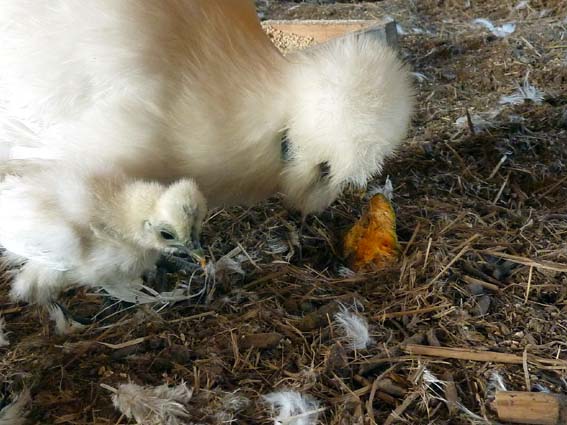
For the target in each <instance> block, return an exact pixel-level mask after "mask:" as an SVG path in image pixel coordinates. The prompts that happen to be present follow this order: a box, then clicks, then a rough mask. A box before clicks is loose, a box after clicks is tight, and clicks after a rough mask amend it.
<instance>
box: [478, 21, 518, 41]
mask: <svg viewBox="0 0 567 425" xmlns="http://www.w3.org/2000/svg"><path fill="white" fill-rule="evenodd" d="M473 24H478V25H482V26H483V27H485V28H486V29H487V30H489V31H490V32H491V33H492V34H493V35H494V36H495V37H500V38H503V37H507V36H509V35H510V34H512V33H513V32H514V31H516V24H515V23H513V22H508V23H506V24H503V25H499V26H496V25H494V24H493V23H492V22H490V21H489V20H488V19H482V18H479V19H475V20H474V21H473Z"/></svg>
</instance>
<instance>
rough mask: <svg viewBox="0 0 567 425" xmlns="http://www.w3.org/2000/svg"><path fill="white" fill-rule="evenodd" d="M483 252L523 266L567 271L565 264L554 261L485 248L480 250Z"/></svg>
mask: <svg viewBox="0 0 567 425" xmlns="http://www.w3.org/2000/svg"><path fill="white" fill-rule="evenodd" d="M481 252H482V253H484V254H488V255H492V256H494V257H498V258H503V259H504V260H508V261H511V262H512V263H516V264H521V265H523V266H530V267H535V268H536V269H544V270H551V271H555V272H562V273H567V264H561V263H554V262H552V261H545V260H539V261H537V260H532V259H531V258H526V257H519V256H517V255H511V254H506V253H504V252H498V251H493V250H490V249H486V250H483V251H481Z"/></svg>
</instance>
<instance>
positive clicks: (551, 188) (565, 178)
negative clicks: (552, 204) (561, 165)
mask: <svg viewBox="0 0 567 425" xmlns="http://www.w3.org/2000/svg"><path fill="white" fill-rule="evenodd" d="M566 181H567V176H566V177H563V178H562V179H561V180H559V181H558V182H556V183H554V184H552V185H551V187H550V188H548V189H547V190H545V192H543V193H542V194H541V195H539V196H540V197H541V198H545V197H546V196H547V195H549V194H550V193H552V192H553V191H554V190H555V189H557V188H558V187H559V186H561V185H562V184H563V183H565V182H566ZM538 192H539V191H536V192H535V193H534V195H538Z"/></svg>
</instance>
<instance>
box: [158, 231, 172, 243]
mask: <svg viewBox="0 0 567 425" xmlns="http://www.w3.org/2000/svg"><path fill="white" fill-rule="evenodd" d="M159 234H160V236H161V237H162V238H164V239H165V240H166V241H171V240H173V239H175V236H173V235H172V234H171V233H169V232H166V231H165V230H162V231H161V232H159Z"/></svg>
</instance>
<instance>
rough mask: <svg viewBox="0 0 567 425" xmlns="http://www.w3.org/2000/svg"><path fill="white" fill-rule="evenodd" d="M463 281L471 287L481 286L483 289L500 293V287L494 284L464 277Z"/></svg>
mask: <svg viewBox="0 0 567 425" xmlns="http://www.w3.org/2000/svg"><path fill="white" fill-rule="evenodd" d="M463 280H464V281H465V282H466V283H468V284H469V285H480V286H482V287H483V288H486V289H489V290H491V291H494V292H500V287H499V286H498V285H495V284H494V283H488V282H485V281H484V280H480V279H475V278H474V277H471V276H463Z"/></svg>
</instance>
